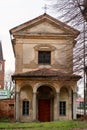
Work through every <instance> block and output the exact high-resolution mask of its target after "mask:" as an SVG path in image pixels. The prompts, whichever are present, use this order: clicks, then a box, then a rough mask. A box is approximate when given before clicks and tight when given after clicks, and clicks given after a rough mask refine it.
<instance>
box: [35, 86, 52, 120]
mask: <svg viewBox="0 0 87 130" xmlns="http://www.w3.org/2000/svg"><path fill="white" fill-rule="evenodd" d="M53 101H54V92H53V90H52V88H51V87H49V86H46V85H43V86H41V87H39V88H38V90H37V102H38V120H39V121H41V122H47V121H48V122H49V121H52V120H53Z"/></svg>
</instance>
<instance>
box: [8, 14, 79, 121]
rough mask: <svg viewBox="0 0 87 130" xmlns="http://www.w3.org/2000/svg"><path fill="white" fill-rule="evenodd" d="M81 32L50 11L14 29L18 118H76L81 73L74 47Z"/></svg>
mask: <svg viewBox="0 0 87 130" xmlns="http://www.w3.org/2000/svg"><path fill="white" fill-rule="evenodd" d="M78 34H79V31H77V30H75V29H73V28H71V27H70V26H68V25H66V24H64V23H62V22H60V21H58V20H57V19H55V18H53V17H51V16H49V15H48V14H43V15H41V16H39V17H37V18H35V19H33V20H30V21H28V22H26V23H23V24H21V25H19V26H17V27H15V28H13V29H11V30H10V35H11V37H12V39H11V40H12V46H13V50H14V54H15V60H16V61H15V65H16V70H15V74H14V75H13V76H12V78H13V80H14V81H15V120H16V121H21V122H30V121H41V122H46V121H55V120H72V119H76V91H77V81H78V80H79V79H80V76H78V75H75V74H73V47H74V45H75V42H76V41H75V38H76V37H77V36H78Z"/></svg>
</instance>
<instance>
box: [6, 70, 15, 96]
mask: <svg viewBox="0 0 87 130" xmlns="http://www.w3.org/2000/svg"><path fill="white" fill-rule="evenodd" d="M12 74H13V72H12V71H10V70H9V71H8V72H6V74H5V85H4V89H5V90H8V91H9V92H10V97H11V98H12V97H13V96H14V92H15V83H14V82H13V81H12V77H11V76H12Z"/></svg>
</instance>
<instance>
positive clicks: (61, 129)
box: [0, 121, 87, 130]
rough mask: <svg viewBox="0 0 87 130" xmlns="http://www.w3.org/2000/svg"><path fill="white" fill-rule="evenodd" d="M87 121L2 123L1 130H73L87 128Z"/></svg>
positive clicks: (0, 123)
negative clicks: (73, 129) (74, 129)
mask: <svg viewBox="0 0 87 130" xmlns="http://www.w3.org/2000/svg"><path fill="white" fill-rule="evenodd" d="M86 122H87V121H55V122H45V123H39V122H36V123H35V122H32V123H16V122H8V121H6V122H2V121H1V122H0V129H4V128H5V130H14V129H15V130H16V129H17V130H71V129H72V128H87V123H86Z"/></svg>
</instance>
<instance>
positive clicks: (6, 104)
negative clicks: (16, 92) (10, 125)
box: [0, 99, 14, 118]
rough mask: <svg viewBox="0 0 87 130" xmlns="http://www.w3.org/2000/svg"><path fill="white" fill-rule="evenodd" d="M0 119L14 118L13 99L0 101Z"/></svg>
mask: <svg viewBox="0 0 87 130" xmlns="http://www.w3.org/2000/svg"><path fill="white" fill-rule="evenodd" d="M0 118H14V99H3V100H0Z"/></svg>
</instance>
